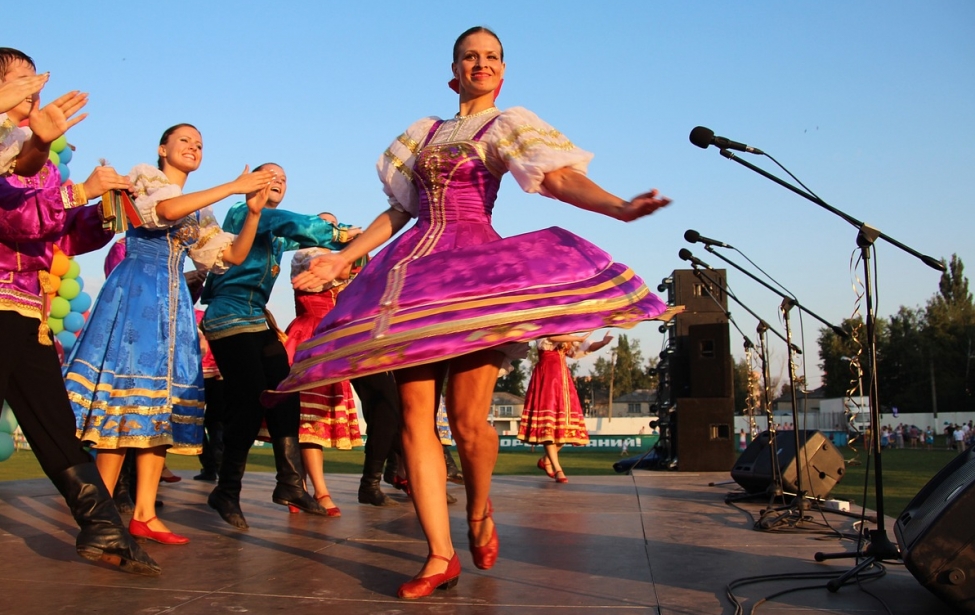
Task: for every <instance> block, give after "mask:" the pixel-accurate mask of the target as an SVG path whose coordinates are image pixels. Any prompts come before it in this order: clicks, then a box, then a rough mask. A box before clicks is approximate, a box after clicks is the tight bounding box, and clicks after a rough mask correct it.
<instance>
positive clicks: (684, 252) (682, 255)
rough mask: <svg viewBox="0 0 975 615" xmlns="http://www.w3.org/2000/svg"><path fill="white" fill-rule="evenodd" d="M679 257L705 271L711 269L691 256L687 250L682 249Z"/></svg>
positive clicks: (678, 254)
mask: <svg viewBox="0 0 975 615" xmlns="http://www.w3.org/2000/svg"><path fill="white" fill-rule="evenodd" d="M677 256H679V257H680V258H681V260H685V261H687V262H689V263H691V264H692V265H697V266H698V267H703V268H704V269H711V265H709V264H707V263H705V262H704V261H702V260H701V259H699V258H697V257H696V256H694V255H693V254H691V251H690V250H688V249H687V248H681V249H680V252H678V253H677Z"/></svg>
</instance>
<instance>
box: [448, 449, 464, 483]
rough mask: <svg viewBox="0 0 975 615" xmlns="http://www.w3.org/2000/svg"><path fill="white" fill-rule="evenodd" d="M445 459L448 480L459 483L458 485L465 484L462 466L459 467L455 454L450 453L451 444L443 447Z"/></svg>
mask: <svg viewBox="0 0 975 615" xmlns="http://www.w3.org/2000/svg"><path fill="white" fill-rule="evenodd" d="M443 459H444V462H445V463H446V464H447V480H449V481H450V482H452V483H457V484H458V485H463V484H464V474H463V473H462V472H461V471H460V468H458V467H457V464H456V463H454V456H453V455H451V454H450V447H449V446H444V447H443Z"/></svg>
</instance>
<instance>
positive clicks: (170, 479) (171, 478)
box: [159, 467, 183, 483]
mask: <svg viewBox="0 0 975 615" xmlns="http://www.w3.org/2000/svg"><path fill="white" fill-rule="evenodd" d="M181 480H183V477H182V476H177V475H175V474H173V471H172V470H170V469H169V468H166V467H164V468H163V471H162V475H161V476H160V477H159V482H161V483H178V482H179V481H181Z"/></svg>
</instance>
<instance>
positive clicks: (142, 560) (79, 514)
mask: <svg viewBox="0 0 975 615" xmlns="http://www.w3.org/2000/svg"><path fill="white" fill-rule="evenodd" d="M53 480H54V485H55V486H56V487H57V488H58V491H60V492H61V495H63V496H64V500H65V501H66V502H67V503H68V509H69V510H71V515H72V516H73V517H74V519H75V521H77V522H78V526H79V527H80V528H81V531H80V532H79V533H78V538H77V540H75V546H76V547H77V549H78V555H80V556H81V557H83V558H85V559H87V560H91V561H93V562H97V561H103V562H107V563H109V564H112V565H115V566H118V567H119V569H120V570H122V571H124V572H131V573H133V574H142V575H146V576H156V575H158V574H159V573H160V572H162V568H160V567H159V564H157V563H156V562H155V561H153V559H152V558H151V557H149V555H148V554H147V553H146V552H145V551H143V550H142V548H141V547H140V546H139V545H138V544H137V543H136V542H135V540H134V539H133V538H132V536H131V535H130V534H129V532H128V530H126V529H125V526H124V525H122V518H121V517H120V516H119V514H118V510H117V509H116V508H115V503H114V502H113V501H112V496H111V495H110V494H109V493H108V489H107V488H106V487H105V483H103V482H102V477H101V476H100V475H99V474H98V468H96V467H95V464H94V463H82V464H79V465H76V466H72V467H70V468H68V469H67V470H65V471H64V472H61V473H60V474H58V475H57V476H56V477H55V478H54V479H53Z"/></svg>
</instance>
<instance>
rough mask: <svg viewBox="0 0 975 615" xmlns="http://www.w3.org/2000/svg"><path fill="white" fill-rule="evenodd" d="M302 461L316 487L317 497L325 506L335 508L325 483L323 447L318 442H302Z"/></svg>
mask: <svg viewBox="0 0 975 615" xmlns="http://www.w3.org/2000/svg"><path fill="white" fill-rule="evenodd" d="M301 461H302V463H304V465H305V472H307V473H308V478H309V479H310V480H311V484H312V486H313V487H314V488H315V499H316V500H318V501H319V503H321V505H322V506H324V507H325V508H335V502H333V501H332V497H331V496H330V495H328V486H327V485H326V484H325V467H324V466H325V452H324V450H323V449H322V447H321V446H319V445H317V444H302V445H301ZM322 496H325V497H322ZM319 498H321V499H319Z"/></svg>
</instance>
